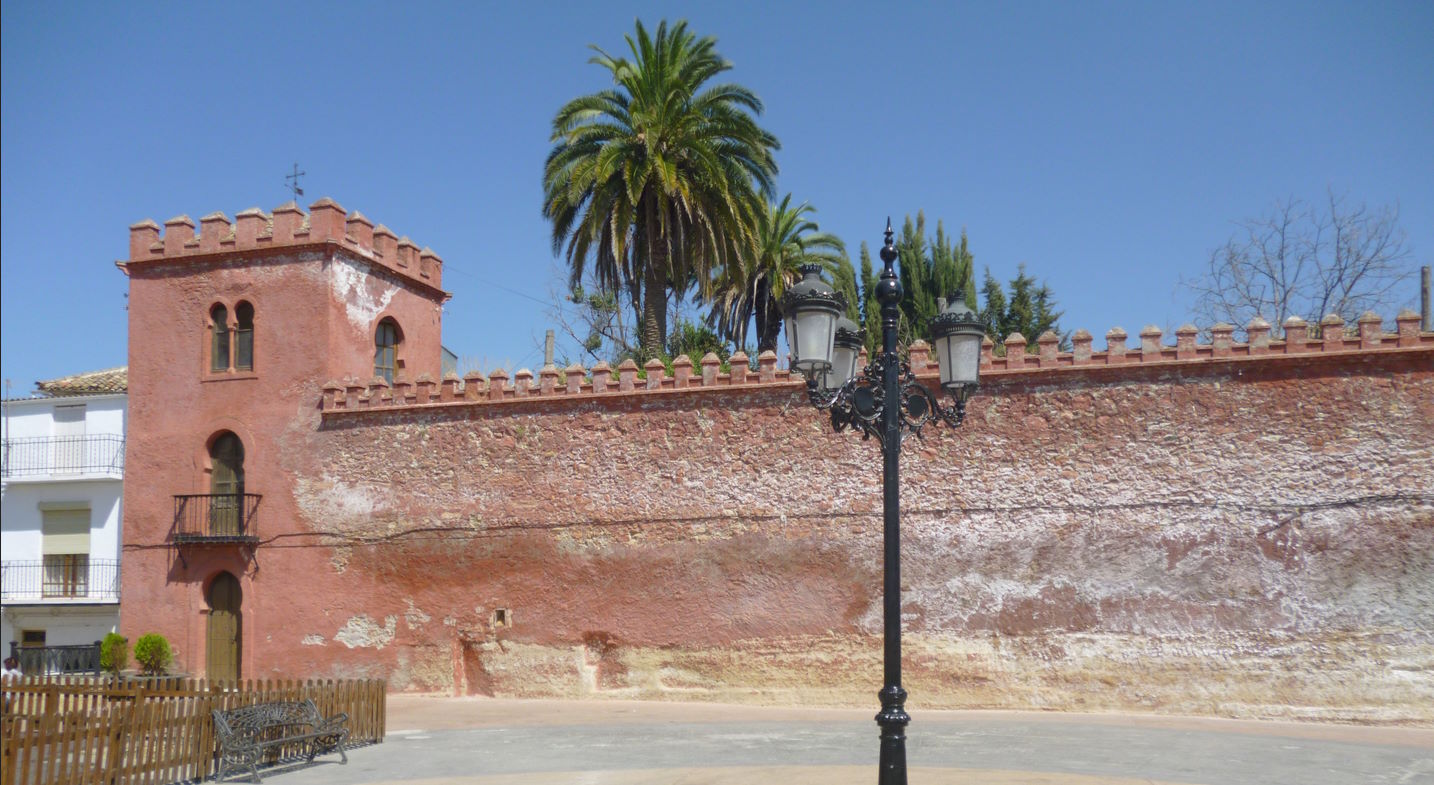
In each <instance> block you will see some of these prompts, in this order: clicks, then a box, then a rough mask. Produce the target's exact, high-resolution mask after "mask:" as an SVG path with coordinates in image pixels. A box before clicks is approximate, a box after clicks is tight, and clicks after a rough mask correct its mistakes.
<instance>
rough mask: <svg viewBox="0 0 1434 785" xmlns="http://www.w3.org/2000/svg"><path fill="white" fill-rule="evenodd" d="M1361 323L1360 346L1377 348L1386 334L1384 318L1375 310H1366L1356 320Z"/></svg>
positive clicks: (1362, 347)
mask: <svg viewBox="0 0 1434 785" xmlns="http://www.w3.org/2000/svg"><path fill="white" fill-rule="evenodd" d="M1356 324H1358V325H1359V348H1361V349H1377V348H1379V344H1380V341H1381V338H1382V337H1383V335H1384V320H1383V319H1381V318H1379V314H1377V313H1375V312H1374V311H1365V312H1364V315H1362V316H1360V317H1359V321H1358V322H1356Z"/></svg>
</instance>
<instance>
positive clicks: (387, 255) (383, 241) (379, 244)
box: [373, 224, 398, 267]
mask: <svg viewBox="0 0 1434 785" xmlns="http://www.w3.org/2000/svg"><path fill="white" fill-rule="evenodd" d="M373 253H374V256H377V257H378V258H379V259H380V260H382V261H383V263H384V264H386V265H388V266H390V267H392V266H393V265H394V264H395V262H394V259H396V258H397V257H398V235H396V234H394V233H393V230H392V229H390V228H388V227H387V226H384V225H383V224H379V225H378V226H375V227H374V229H373Z"/></svg>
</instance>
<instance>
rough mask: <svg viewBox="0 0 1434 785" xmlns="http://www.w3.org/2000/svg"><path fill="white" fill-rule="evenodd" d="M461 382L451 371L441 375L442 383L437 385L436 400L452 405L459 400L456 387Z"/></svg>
mask: <svg viewBox="0 0 1434 785" xmlns="http://www.w3.org/2000/svg"><path fill="white" fill-rule="evenodd" d="M460 384H462V380H460V379H459V378H458V374H457V373H454V372H453V371H449V372H448V373H445V374H443V381H441V382H439V384H438V400H439V401H440V402H442V403H452V402H454V401H456V400H459V394H458V385H460Z"/></svg>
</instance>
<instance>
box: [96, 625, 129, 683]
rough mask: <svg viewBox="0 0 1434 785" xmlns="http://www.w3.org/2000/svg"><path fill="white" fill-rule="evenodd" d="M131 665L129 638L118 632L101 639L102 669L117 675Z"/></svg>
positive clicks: (107, 634)
mask: <svg viewBox="0 0 1434 785" xmlns="http://www.w3.org/2000/svg"><path fill="white" fill-rule="evenodd" d="M128 665H129V638H126V637H125V636H123V635H120V634H119V633H117V632H110V633H106V634H105V639H104V640H103V641H100V670H102V671H104V672H105V673H109V674H112V675H115V676H118V675H119V672H120V671H122V670H124V669H125V668H126V667H127V666H128Z"/></svg>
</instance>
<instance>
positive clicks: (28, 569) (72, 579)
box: [0, 554, 120, 603]
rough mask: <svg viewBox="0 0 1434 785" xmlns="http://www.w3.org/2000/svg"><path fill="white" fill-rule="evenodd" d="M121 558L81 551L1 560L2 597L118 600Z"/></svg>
mask: <svg viewBox="0 0 1434 785" xmlns="http://www.w3.org/2000/svg"><path fill="white" fill-rule="evenodd" d="M119 575H120V573H119V560H118V559H91V558H89V557H87V556H84V555H80V554H73V555H72V554H65V555H51V556H46V557H45V558H44V560H43V561H7V562H0V599H3V600H4V601H5V602H7V603H21V602H39V603H44V602H50V601H54V602H72V601H75V600H85V601H89V602H118V601H119V591H120V588H119V587H120V583H119Z"/></svg>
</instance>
